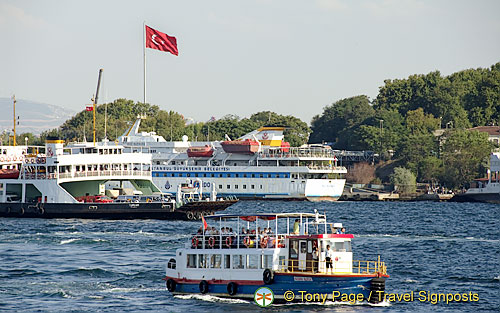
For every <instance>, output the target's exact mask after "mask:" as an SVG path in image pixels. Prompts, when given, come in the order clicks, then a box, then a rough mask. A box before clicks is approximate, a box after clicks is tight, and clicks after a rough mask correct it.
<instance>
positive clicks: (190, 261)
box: [186, 254, 196, 268]
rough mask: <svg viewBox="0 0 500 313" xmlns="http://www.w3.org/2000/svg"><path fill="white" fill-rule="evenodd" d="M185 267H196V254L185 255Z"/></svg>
mask: <svg viewBox="0 0 500 313" xmlns="http://www.w3.org/2000/svg"><path fill="white" fill-rule="evenodd" d="M186 267H187V268H196V254H188V255H187V266H186Z"/></svg>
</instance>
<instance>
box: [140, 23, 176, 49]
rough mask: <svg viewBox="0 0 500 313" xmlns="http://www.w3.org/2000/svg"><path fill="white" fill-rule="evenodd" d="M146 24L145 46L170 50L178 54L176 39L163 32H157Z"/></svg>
mask: <svg viewBox="0 0 500 313" xmlns="http://www.w3.org/2000/svg"><path fill="white" fill-rule="evenodd" d="M145 26H146V48H151V49H156V50H161V51H165V52H170V53H172V54H174V55H179V51H178V50H177V39H175V37H171V36H169V35H167V34H165V33H162V32H159V31H157V30H155V29H152V28H151V27H149V26H147V25H145Z"/></svg>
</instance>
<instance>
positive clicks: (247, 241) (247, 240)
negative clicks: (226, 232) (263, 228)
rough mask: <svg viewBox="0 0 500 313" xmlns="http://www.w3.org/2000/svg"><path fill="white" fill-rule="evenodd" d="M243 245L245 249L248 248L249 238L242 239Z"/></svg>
mask: <svg viewBox="0 0 500 313" xmlns="http://www.w3.org/2000/svg"><path fill="white" fill-rule="evenodd" d="M243 245H244V246H245V247H247V248H248V247H250V237H248V236H246V237H245V239H243Z"/></svg>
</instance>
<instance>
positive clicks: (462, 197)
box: [450, 192, 500, 204]
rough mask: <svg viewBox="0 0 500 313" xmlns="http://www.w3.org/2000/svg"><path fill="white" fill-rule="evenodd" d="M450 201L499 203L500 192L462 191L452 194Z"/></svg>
mask: <svg viewBox="0 0 500 313" xmlns="http://www.w3.org/2000/svg"><path fill="white" fill-rule="evenodd" d="M450 201H453V202H486V203H494V204H500V193H498V192H494V193H493V192H492V193H486V192H485V193H477V194H472V193H469V194H467V193H464V194H459V195H455V196H453V198H451V200H450Z"/></svg>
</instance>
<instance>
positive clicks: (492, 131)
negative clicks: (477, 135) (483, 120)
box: [469, 126, 500, 136]
mask: <svg viewBox="0 0 500 313" xmlns="http://www.w3.org/2000/svg"><path fill="white" fill-rule="evenodd" d="M469 130H476V131H478V132H482V133H488V135H490V136H500V126H477V127H473V128H469Z"/></svg>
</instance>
